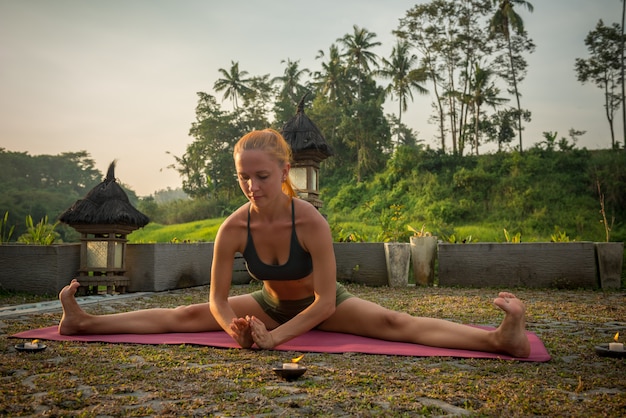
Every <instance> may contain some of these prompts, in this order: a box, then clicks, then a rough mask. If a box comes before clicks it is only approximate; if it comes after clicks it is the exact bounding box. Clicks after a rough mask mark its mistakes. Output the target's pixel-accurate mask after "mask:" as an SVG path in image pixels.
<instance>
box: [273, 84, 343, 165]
mask: <svg viewBox="0 0 626 418" xmlns="http://www.w3.org/2000/svg"><path fill="white" fill-rule="evenodd" d="M305 98H306V95H305V96H304V97H303V98H302V100H300V103H298V110H297V112H296V114H295V116H294V117H293V118H291V120H289V121H288V122H287V123H285V125H284V126H283V129H282V132H281V134H282V135H283V138H285V140H286V141H287V143H289V145H290V146H291V151H292V152H293V153H294V154H297V153H298V152H301V151H305V150H316V151H319V152H320V153H322V154H324V155H325V156H326V157H330V156H331V155H333V150H332V148H331V147H330V145H328V144H327V143H326V140H325V139H324V135H322V133H321V132H320V130H319V129H318V128H317V126H315V124H314V123H313V122H312V121H311V119H309V117H308V116H307V115H306V114H305V113H304V99H305Z"/></svg>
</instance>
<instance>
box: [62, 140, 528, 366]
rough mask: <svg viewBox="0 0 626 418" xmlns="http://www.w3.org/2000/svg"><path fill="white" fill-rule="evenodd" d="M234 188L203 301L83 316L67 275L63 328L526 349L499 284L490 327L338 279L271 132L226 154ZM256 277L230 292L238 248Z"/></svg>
mask: <svg viewBox="0 0 626 418" xmlns="http://www.w3.org/2000/svg"><path fill="white" fill-rule="evenodd" d="M233 156H234V160H235V168H236V171H237V177H238V179H239V186H240V187H241V190H242V191H243V193H244V194H245V195H246V197H247V198H248V200H249V202H248V203H246V204H244V205H243V206H241V207H240V208H239V209H237V210H236V211H235V212H234V213H233V214H231V215H230V216H229V217H228V218H227V219H226V220H225V221H224V223H223V224H222V225H221V227H220V229H219V231H218V234H217V237H216V239H215V246H214V255H213V265H212V269H211V286H210V296H209V303H202V304H196V305H189V306H182V307H178V308H174V309H161V308H156V309H147V310H139V311H134V312H125V313H118V314H111V315H99V316H98V315H89V314H87V313H86V312H84V311H83V310H82V309H81V308H80V307H79V305H78V303H77V302H76V300H75V298H74V295H75V293H76V290H77V289H78V287H79V283H78V282H77V281H75V280H74V281H72V283H70V284H69V285H68V286H66V287H65V288H64V289H63V290H62V291H61V292H60V295H59V298H60V300H61V303H62V305H63V317H62V319H61V322H60V324H59V333H61V334H67V335H71V334H81V333H86V334H107V333H109V334H110V333H165V332H199V331H211V330H220V329H223V330H224V331H226V332H227V333H228V334H229V335H230V336H231V337H232V338H233V339H234V340H235V341H237V343H238V344H239V345H240V346H241V347H243V348H249V347H252V345H254V344H256V345H257V346H258V347H260V348H264V349H270V348H273V347H276V346H278V345H280V344H282V343H284V342H286V341H289V340H290V339H292V338H294V337H296V336H298V335H301V334H303V333H305V332H307V331H309V330H311V329H313V328H317V329H320V330H324V331H335V332H343V333H351V334H357V335H362V336H367V337H372V338H378V339H383V340H391V341H404V342H412V343H417V344H424V345H430V346H437V347H447V348H461V349H469V350H477V351H489V352H498V353H506V354H510V355H512V356H515V357H527V356H528V355H529V353H530V345H529V342H528V338H527V337H526V333H525V308H524V305H523V304H522V302H521V301H520V300H519V299H517V298H516V297H515V296H514V295H513V294H511V293H508V292H501V293H500V294H499V295H498V298H496V299H495V300H494V304H495V305H496V306H498V307H499V308H500V309H502V310H503V311H504V313H505V317H504V320H503V321H502V323H501V324H500V326H499V327H498V328H497V329H495V330H489V331H488V330H483V329H479V328H474V327H468V326H466V325H463V324H457V323H454V322H450V321H445V320H441V319H435V318H424V317H414V316H411V315H409V314H406V313H402V312H396V311H392V310H389V309H386V308H383V307H381V306H379V305H377V304H375V303H372V302H369V301H366V300H363V299H360V298H358V297H355V296H353V295H351V294H350V293H348V292H347V290H346V289H345V288H344V287H343V286H342V285H341V284H339V283H338V282H337V280H336V265H335V254H334V252H333V243H332V237H331V233H330V228H329V225H328V223H327V221H326V220H325V219H324V217H323V216H322V215H321V214H320V213H319V212H318V210H317V209H316V208H315V207H313V206H312V205H311V204H309V203H308V202H306V201H304V200H301V199H297V198H295V192H294V189H293V186H292V184H291V182H290V180H289V169H290V161H291V150H290V148H289V145H288V144H287V143H286V141H285V140H284V139H283V137H282V136H281V135H280V134H279V133H278V132H276V131H274V130H271V129H265V130H261V131H253V132H250V133H249V134H247V135H245V136H244V137H242V138H241V139H240V140H239V141H238V142H237V144H236V145H235V149H234V152H233ZM237 252H239V253H241V254H243V256H244V258H245V260H246V263H247V266H248V270H249V272H250V274H251V275H252V276H253V277H255V278H256V279H258V280H261V281H263V288H262V290H259V291H257V292H254V293H251V294H247V295H241V296H232V297H229V292H230V286H231V279H232V268H233V260H234V257H235V254H236V253H237Z"/></svg>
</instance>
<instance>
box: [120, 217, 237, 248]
mask: <svg viewBox="0 0 626 418" xmlns="http://www.w3.org/2000/svg"><path fill="white" fill-rule="evenodd" d="M224 219H225V218H213V219H207V220H202V221H195V222H187V223H180V224H176V225H162V224H157V223H153V222H151V223H149V224H148V225H146V226H145V227H143V228H141V229H138V230H136V231H134V232H133V233H132V234H129V235H128V242H129V243H134V244H138V243H143V244H146V243H154V242H171V243H176V242H212V241H215V236H216V235H217V230H218V229H219V226H220V225H221V224H222V222H223V221H224Z"/></svg>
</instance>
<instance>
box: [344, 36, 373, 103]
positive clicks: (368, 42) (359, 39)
mask: <svg viewBox="0 0 626 418" xmlns="http://www.w3.org/2000/svg"><path fill="white" fill-rule="evenodd" d="M352 28H353V30H354V32H353V33H352V34H349V33H348V34H345V35H344V36H343V37H342V38H339V39H337V42H339V43H341V44H342V45H343V46H344V48H345V51H344V54H343V56H344V57H347V58H348V68H350V67H352V68H356V69H357V71H358V74H359V80H361V79H362V78H363V77H364V76H365V75H367V74H368V73H370V71H371V66H373V67H376V68H378V56H377V55H376V54H375V53H373V52H372V51H370V49H372V48H374V47H376V46H380V45H381V43H380V42H378V41H374V40H373V39H374V38H375V37H376V34H375V33H374V32H370V31H368V30H367V29H365V28H359V27H358V26H357V25H354V26H353V27H352ZM359 99H361V81H359Z"/></svg>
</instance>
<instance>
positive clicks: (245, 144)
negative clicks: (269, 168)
mask: <svg viewBox="0 0 626 418" xmlns="http://www.w3.org/2000/svg"><path fill="white" fill-rule="evenodd" d="M248 150H259V151H264V152H266V153H268V154H269V155H270V157H272V158H273V159H275V160H276V161H277V162H278V163H279V164H291V147H290V146H289V144H288V143H287V141H285V138H283V136H282V135H281V134H280V133H279V132H278V131H275V130H274V129H270V128H268V129H263V130H260V131H252V132H249V133H247V134H245V135H244V136H242V137H241V139H239V141H237V143H236V144H235V148H234V150H233V157H234V156H236V155H237V154H240V153H242V152H243V151H248ZM282 190H283V193H285V194H286V195H287V196H289V197H291V198H293V197H296V196H297V194H296V191H295V187H294V185H293V183H292V182H291V178H289V176H287V178H286V179H285V181H283V185H282Z"/></svg>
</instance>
